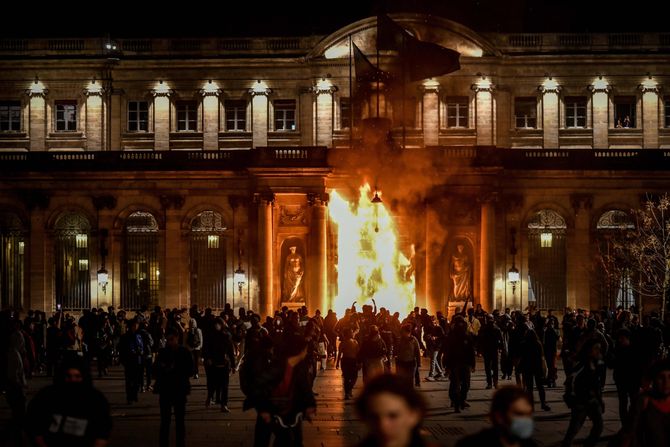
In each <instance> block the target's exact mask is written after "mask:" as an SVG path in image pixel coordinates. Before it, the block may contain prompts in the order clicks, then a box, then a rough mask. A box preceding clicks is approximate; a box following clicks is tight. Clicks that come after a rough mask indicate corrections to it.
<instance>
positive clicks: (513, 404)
mask: <svg viewBox="0 0 670 447" xmlns="http://www.w3.org/2000/svg"><path fill="white" fill-rule="evenodd" d="M489 416H490V418H491V423H492V424H493V427H491V428H487V429H484V430H482V431H480V432H479V433H475V434H473V435H470V436H467V437H465V438H463V439H461V440H460V441H458V442H457V443H456V447H484V446H486V447H503V446H504V447H533V446H535V445H536V443H535V441H533V440H532V436H533V430H534V422H533V404H532V402H531V398H530V396H529V395H528V393H526V392H525V391H524V390H523V389H522V388H519V387H515V386H506V387H503V388H500V389H498V391H496V392H495V394H494V395H493V399H492V400H491V412H490V414H489Z"/></svg>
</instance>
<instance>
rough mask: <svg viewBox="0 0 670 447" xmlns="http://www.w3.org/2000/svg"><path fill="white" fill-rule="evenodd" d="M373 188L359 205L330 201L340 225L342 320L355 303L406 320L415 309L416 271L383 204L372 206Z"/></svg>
mask: <svg viewBox="0 0 670 447" xmlns="http://www.w3.org/2000/svg"><path fill="white" fill-rule="evenodd" d="M370 195H371V194H370V186H369V185H367V184H366V185H364V186H362V187H361V188H360V196H359V198H358V203H357V204H356V205H353V204H350V203H349V202H347V201H346V200H344V199H343V198H342V197H341V196H340V195H339V194H338V193H337V192H336V191H333V192H332V193H331V195H330V204H329V207H328V208H329V214H330V218H331V219H332V220H333V222H335V223H336V224H337V295H336V296H335V297H334V299H333V300H332V302H333V308H334V310H335V311H336V312H338V315H343V314H344V310H345V309H347V308H349V307H351V304H352V303H353V302H354V301H355V302H356V304H357V308H358V309H359V310H360V308H361V306H362V305H364V304H372V299H374V300H375V302H376V303H377V307H378V308H381V307H385V308H386V309H388V310H390V311H391V312H392V313H393V312H396V311H397V312H400V314H401V315H402V316H404V315H406V314H407V313H408V312H409V311H411V310H412V309H413V308H414V302H415V297H416V296H415V292H414V268H413V267H412V264H411V262H410V260H409V259H408V258H407V257H406V256H405V255H404V254H403V253H402V252H401V251H400V249H399V247H398V237H397V230H396V226H395V223H394V222H393V218H392V217H391V215H390V214H389V212H388V210H387V209H386V207H385V206H384V203H383V202H381V201H380V202H378V203H373V202H372V201H371V200H370Z"/></svg>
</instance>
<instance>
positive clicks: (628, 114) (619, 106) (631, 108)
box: [614, 96, 636, 129]
mask: <svg viewBox="0 0 670 447" xmlns="http://www.w3.org/2000/svg"><path fill="white" fill-rule="evenodd" d="M635 111H636V101H635V97H634V96H617V97H616V98H614V127H616V128H623V129H632V128H635V127H636V120H635Z"/></svg>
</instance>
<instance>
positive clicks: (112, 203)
mask: <svg viewBox="0 0 670 447" xmlns="http://www.w3.org/2000/svg"><path fill="white" fill-rule="evenodd" d="M91 201H92V202H93V206H94V207H95V209H96V210H98V211H100V210H104V209H107V210H113V209H114V208H116V197H114V196H112V195H101V196H93V197H91Z"/></svg>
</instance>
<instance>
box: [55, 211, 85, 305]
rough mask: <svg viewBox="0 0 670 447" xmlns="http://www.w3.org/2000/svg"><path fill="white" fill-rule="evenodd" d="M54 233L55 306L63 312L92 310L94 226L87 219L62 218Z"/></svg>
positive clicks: (76, 216) (69, 213)
mask: <svg viewBox="0 0 670 447" xmlns="http://www.w3.org/2000/svg"><path fill="white" fill-rule="evenodd" d="M54 230H55V238H56V240H55V247H54V252H55V263H56V278H55V279H56V304H61V305H62V306H63V309H88V308H90V307H91V272H90V268H91V266H90V264H91V262H90V254H91V251H90V249H91V245H92V244H91V240H90V239H91V224H90V222H89V221H88V219H87V218H86V217H85V216H82V215H81V214H79V213H73V212H68V213H65V214H63V215H61V216H60V217H59V218H58V220H57V221H56V224H55V225H54Z"/></svg>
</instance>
